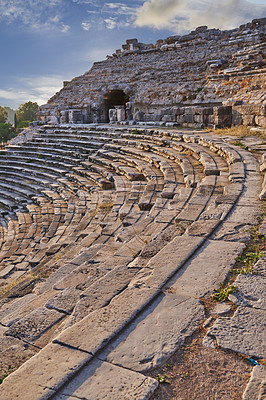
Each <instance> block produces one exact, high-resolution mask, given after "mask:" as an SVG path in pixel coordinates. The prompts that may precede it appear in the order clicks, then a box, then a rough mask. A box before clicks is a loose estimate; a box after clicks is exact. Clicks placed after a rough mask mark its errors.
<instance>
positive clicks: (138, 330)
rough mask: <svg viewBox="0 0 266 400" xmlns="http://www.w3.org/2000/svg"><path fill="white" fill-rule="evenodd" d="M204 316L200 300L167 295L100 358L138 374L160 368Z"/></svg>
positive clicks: (156, 301)
mask: <svg viewBox="0 0 266 400" xmlns="http://www.w3.org/2000/svg"><path fill="white" fill-rule="evenodd" d="M204 315H205V313H204V307H203V305H202V304H200V301H199V300H195V299H191V298H189V297H185V296H182V295H178V294H177V295H176V294H171V293H167V292H166V293H165V294H161V295H160V296H159V297H158V298H157V299H156V300H155V301H154V302H153V303H152V304H151V305H150V306H149V307H148V308H147V309H146V310H145V312H144V313H141V314H140V316H139V317H138V318H137V319H136V320H135V321H134V323H133V324H131V325H130V326H129V327H128V328H127V329H125V330H124V331H123V333H122V335H120V336H119V337H118V338H117V339H116V340H115V341H113V342H112V344H111V345H109V346H107V348H106V349H105V351H104V352H103V355H102V353H100V355H99V357H100V358H102V357H106V360H107V361H108V362H111V363H112V364H115V365H120V366H123V367H125V368H127V369H131V370H134V371H139V372H142V371H146V370H149V369H151V368H153V367H156V366H158V365H160V364H161V363H162V362H163V361H164V360H165V359H166V358H167V357H169V356H170V355H171V354H172V353H173V352H174V351H175V350H176V348H178V347H180V346H181V345H182V344H183V342H184V340H185V338H186V337H188V336H190V335H191V334H192V333H193V331H194V330H195V329H196V328H197V327H198V326H199V323H200V322H201V321H202V320H203V319H204ZM147 332H149V334H148V335H147ZM140 343H141V346H140V345H139V344H140Z"/></svg>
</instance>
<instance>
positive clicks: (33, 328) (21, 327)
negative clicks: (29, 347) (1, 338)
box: [6, 307, 65, 342]
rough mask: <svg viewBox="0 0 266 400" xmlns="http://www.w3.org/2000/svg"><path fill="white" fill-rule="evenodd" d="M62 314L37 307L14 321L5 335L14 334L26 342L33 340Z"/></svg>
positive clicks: (62, 316)
mask: <svg viewBox="0 0 266 400" xmlns="http://www.w3.org/2000/svg"><path fill="white" fill-rule="evenodd" d="M64 316H65V314H62V313H60V312H58V311H55V310H48V309H47V308H45V307H39V308H37V309H36V310H34V311H32V312H31V313H29V314H28V315H26V316H25V317H23V318H21V319H20V320H18V321H16V322H14V323H13V324H12V325H11V326H10V327H9V328H8V329H7V331H6V335H7V336H14V337H16V338H19V339H22V340H26V341H28V342H34V341H35V340H36V339H38V338H39V337H40V336H41V335H42V334H43V333H44V332H46V331H47V330H48V329H49V328H51V327H52V326H53V325H54V324H56V323H57V322H59V321H60V320H61V319H62V318H64Z"/></svg>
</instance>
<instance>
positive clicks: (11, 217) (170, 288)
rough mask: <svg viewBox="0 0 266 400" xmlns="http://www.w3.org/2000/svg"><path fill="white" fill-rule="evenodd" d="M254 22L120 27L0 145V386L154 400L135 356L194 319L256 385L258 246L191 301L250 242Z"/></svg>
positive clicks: (11, 398) (260, 127)
mask: <svg viewBox="0 0 266 400" xmlns="http://www.w3.org/2000/svg"><path fill="white" fill-rule="evenodd" d="M265 27H266V19H260V20H254V21H252V22H251V23H249V24H246V25H243V26H241V27H239V28H237V29H234V30H231V31H219V30H218V29H210V30H208V29H207V27H200V28H197V29H196V30H195V31H194V32H192V33H191V34H189V35H186V36H182V37H179V36H178V37H177V36H174V37H170V38H167V39H165V40H161V41H158V42H157V43H156V45H144V44H141V43H138V41H137V40H136V39H134V40H128V41H127V43H126V45H123V47H122V50H117V51H116V53H114V54H113V55H112V56H109V57H107V60H105V61H102V62H99V63H95V64H94V66H93V67H92V69H91V70H90V71H89V72H87V73H85V74H84V75H82V76H81V77H78V78H74V79H73V80H72V81H71V82H65V83H64V87H63V89H62V90H61V91H60V92H59V93H57V94H56V95H55V96H53V98H51V99H50V100H49V101H48V103H47V104H46V105H44V106H42V107H41V108H40V112H39V120H40V121H41V123H39V124H33V126H32V127H31V128H30V129H28V130H25V131H24V132H22V133H21V134H20V135H19V136H18V137H17V138H15V139H13V140H12V141H11V142H10V143H9V145H8V146H6V148H5V149H4V150H3V151H1V154H0V172H1V173H0V219H1V225H0V242H1V251H0V259H1V267H0V281H1V282H0V284H1V286H0V295H1V297H0V299H1V300H0V317H1V318H0V348H1V362H0V365H1V371H2V376H3V378H4V379H3V383H2V384H1V385H0V399H1V400H15V399H21V400H45V399H53V400H59V399H65V400H66V399H69V400H76V399H83V400H86V399H87V400H96V399H99V400H101V399H108V400H120V399H121V400H122V399H123V400H124V399H134V400H135V399H136V400H142V399H143V400H144V399H150V398H153V399H159V398H163V397H160V395H159V394H156V393H159V392H158V390H160V385H161V384H160V383H159V382H158V380H157V379H155V378H154V377H153V376H152V375H151V374H150V373H149V371H152V370H154V369H155V368H158V367H160V366H161V365H163V363H165V362H166V360H168V359H169V357H171V356H172V354H174V353H175V351H176V350H177V349H179V348H181V347H182V345H183V344H185V343H186V340H187V339H188V338H189V337H191V336H192V335H193V334H194V333H195V332H196V331H197V330H198V329H199V327H201V326H203V325H204V326H205V328H206V334H205V336H204V338H203V345H204V346H206V348H207V349H209V350H210V351H211V350H213V349H217V351H218V349H222V350H226V351H227V350H228V351H231V353H234V354H236V355H239V356H240V355H241V357H242V359H244V360H245V361H246V362H249V361H248V359H249V360H250V359H251V361H250V377H249V380H248V381H247V382H246V383H245V385H244V386H243V387H242V388H240V389H241V390H240V391H241V393H242V395H241V398H242V399H243V400H263V399H265V395H266V363H265V359H266V348H265V321H266V315H265V312H266V311H265V288H266V281H265V276H266V257H265V256H262V257H261V258H260V259H259V260H258V261H257V262H256V264H255V265H254V273H252V274H239V275H237V277H236V280H235V282H234V285H235V286H236V287H237V288H238V292H237V293H235V294H231V295H230V296H229V300H230V301H227V302H223V303H221V304H219V303H217V304H216V306H215V307H216V308H215V309H214V310H212V312H211V316H210V315H209V313H208V312H207V309H206V307H205V306H206V299H209V298H210V296H211V295H212V293H213V290H214V289H216V288H218V287H219V285H220V284H221V283H223V282H225V285H226V284H227V280H228V277H229V276H230V271H231V269H232V267H233V266H234V265H235V263H236V258H237V257H238V256H240V255H241V254H242V252H243V251H244V249H245V246H246V243H247V241H248V240H249V239H250V237H251V232H254V230H255V229H256V231H257V232H259V237H260V238H261V241H263V240H265V235H266V222H265V221H264V220H263V217H264V215H265V206H264V205H265V202H264V200H265V198H266V178H264V175H263V174H264V173H265V171H266V144H265V135H264V136H263V133H265V125H266V123H265V121H266V94H265V75H266V62H265V48H266V44H265ZM109 119H110V123H109ZM232 125H246V126H248V127H250V128H251V131H250V132H251V136H249V137H245V138H242V139H236V138H235V137H232V136H230V135H217V134H214V133H213V131H211V130H210V129H211V128H213V127H214V128H217V127H218V128H219V127H220V128H222V127H230V126H232ZM203 128H204V129H203ZM252 132H253V133H254V135H253V136H252ZM260 132H261V133H262V135H261V136H255V134H257V135H258V133H260ZM263 138H264V139H263ZM231 353H230V354H231ZM5 371H6V372H5ZM6 375H7V376H6ZM164 398H166V397H164ZM172 398H176V399H177V398H178V399H184V400H185V399H188V397H186V398H185V397H172ZM208 398H210V399H224V400H229V399H233V398H234V399H236V397H230V396H228V395H224V396H223V394H221V393H220V394H219V393H218V394H216V395H215V396H213V397H208ZM238 398H239V399H240V397H238ZM189 399H197V400H201V399H207V397H202V396H201V395H200V394H199V393H197V391H195V393H194V396H193V397H189Z"/></svg>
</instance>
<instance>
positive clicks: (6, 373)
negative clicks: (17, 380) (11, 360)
mask: <svg viewBox="0 0 266 400" xmlns="http://www.w3.org/2000/svg"><path fill="white" fill-rule="evenodd" d="M10 370H11V365H9V366H8V368H7V370H6V371H5V372H4V373H3V375H2V377H1V378H0V385H1V383H3V380H4V379H5V378H6V377H7V376H8V374H9V371H10Z"/></svg>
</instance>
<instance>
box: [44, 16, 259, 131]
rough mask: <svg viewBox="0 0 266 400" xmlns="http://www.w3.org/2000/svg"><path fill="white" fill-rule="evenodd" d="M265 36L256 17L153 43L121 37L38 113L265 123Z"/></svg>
mask: <svg viewBox="0 0 266 400" xmlns="http://www.w3.org/2000/svg"><path fill="white" fill-rule="evenodd" d="M265 37H266V18H262V19H257V20H253V21H252V22H250V23H247V24H245V25H241V26H240V27H239V28H236V29H232V30H227V31H221V30H219V29H208V28H207V27H206V26H201V27H198V28H197V29H196V30H195V31H193V32H191V33H189V34H187V35H185V36H170V37H168V38H167V39H165V40H158V41H157V43H156V44H155V45H153V44H143V43H139V42H138V40H137V39H130V40H127V41H126V44H124V45H123V46H122V49H119V50H116V52H115V53H114V54H113V55H111V56H107V59H106V60H104V61H101V62H96V63H94V65H93V67H92V68H91V70H90V71H89V72H86V73H85V74H84V75H82V76H79V77H76V78H74V79H73V80H72V81H70V82H64V87H63V89H62V90H60V92H58V93H56V94H55V95H54V96H53V97H52V98H51V99H50V100H49V101H48V103H47V104H46V105H44V106H42V107H41V108H40V113H39V118H40V120H43V121H45V122H48V121H49V120H50V121H51V122H53V123H56V122H59V123H67V122H70V123H92V122H109V121H111V122H117V121H118V122H122V121H128V122H130V121H146V122H147V121H160V122H171V123H176V124H181V125H184V124H185V126H186V125H188V126H195V125H196V126H202V125H203V126H212V125H215V126H220V125H221V126H222V125H227V126H230V125H231V124H235V125H239V124H244V125H257V126H265V125H266V119H265V107H264V106H263V105H265V102H266V93H265V86H266V84H265V82H266V79H265V78H266V41H265ZM221 106H226V107H227V108H224V107H223V108H220V107H221ZM232 106H233V108H232ZM254 106H256V107H255V108H254ZM217 107H218V108H217ZM235 107H236V108H235ZM250 107H251V108H250ZM252 107H253V108H252ZM221 115H222V116H223V118H219V116H221ZM225 115H226V116H227V117H226V118H225V117H224V116H225Z"/></svg>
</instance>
